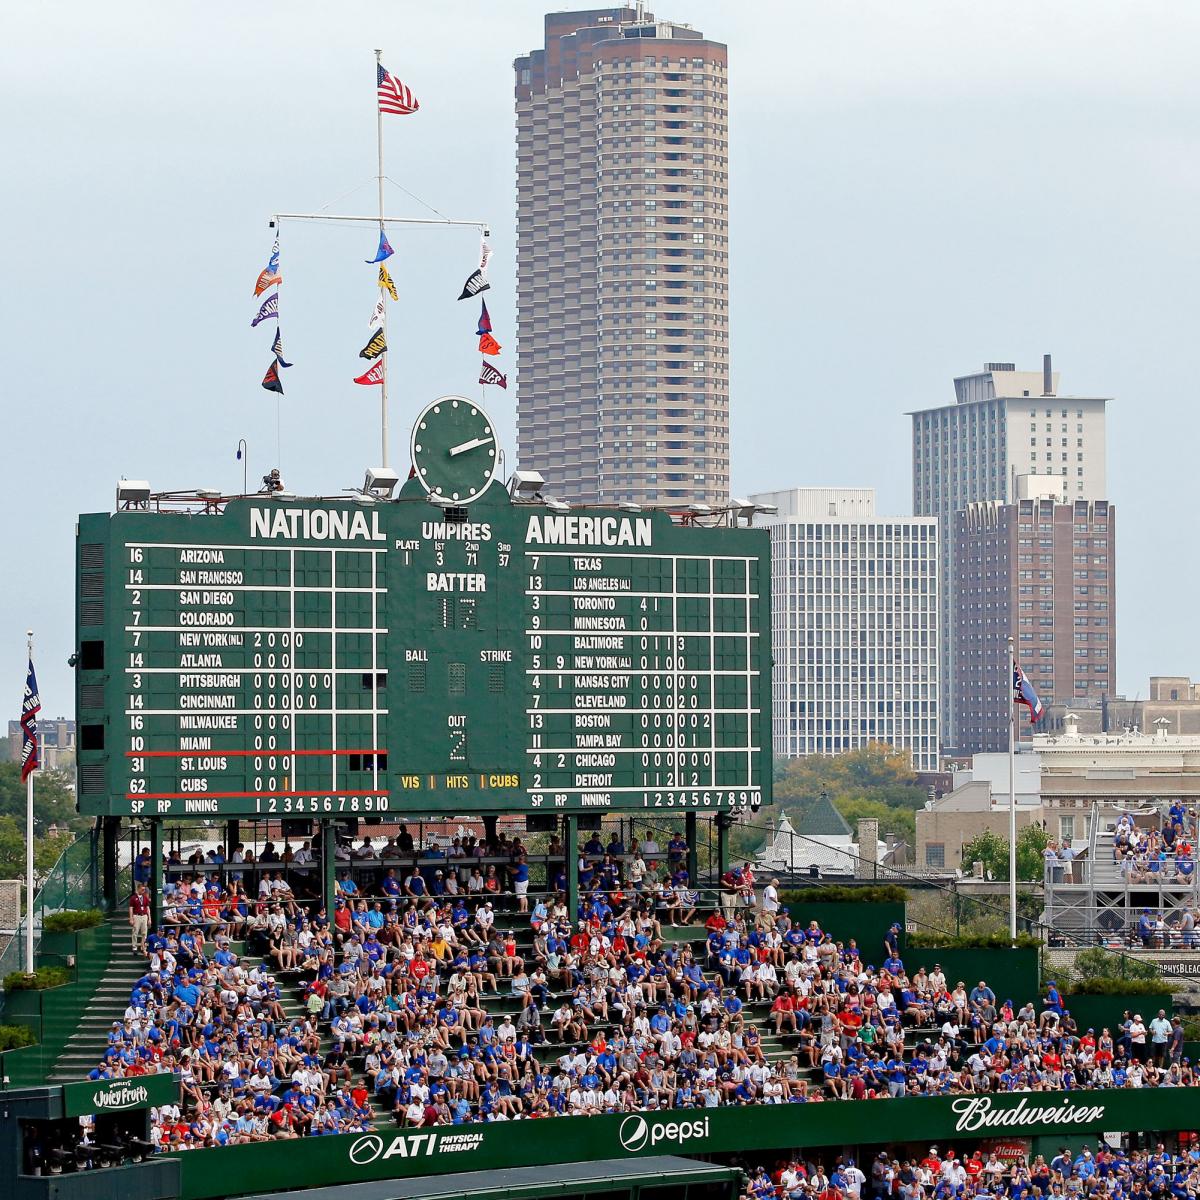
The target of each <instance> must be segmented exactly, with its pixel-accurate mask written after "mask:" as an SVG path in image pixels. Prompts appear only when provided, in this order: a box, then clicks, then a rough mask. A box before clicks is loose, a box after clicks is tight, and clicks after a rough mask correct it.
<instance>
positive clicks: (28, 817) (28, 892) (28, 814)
mask: <svg viewBox="0 0 1200 1200" xmlns="http://www.w3.org/2000/svg"><path fill="white" fill-rule="evenodd" d="M25 638H26V642H25V646H26V649H27V650H28V652H29V662H30V663H31V664H32V662H33V630H32V629H29V630H26V632H25ZM35 753H36V750H35ZM33 776H34V771H30V772H29V774H28V776H26V779H25V974H26V975H32V974H33Z"/></svg>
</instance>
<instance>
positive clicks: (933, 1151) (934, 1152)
mask: <svg viewBox="0 0 1200 1200" xmlns="http://www.w3.org/2000/svg"><path fill="white" fill-rule="evenodd" d="M921 1166H923V1167H924V1168H925V1170H927V1171H929V1172H931V1173H932V1174H933V1175H935V1176H940V1175H941V1171H942V1160H941V1159H940V1158H939V1157H938V1148H937V1147H936V1146H930V1147H929V1153H928V1154H927V1155H925V1157H924V1158H923V1159H921Z"/></svg>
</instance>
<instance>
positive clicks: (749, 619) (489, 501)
mask: <svg viewBox="0 0 1200 1200" xmlns="http://www.w3.org/2000/svg"><path fill="white" fill-rule="evenodd" d="M463 403H467V402H466V401H464V402H463ZM456 465H457V464H456ZM466 487H469V485H465V486H464V493H465V492H466ZM432 493H433V489H432V488H431V487H430V486H429V484H428V482H426V481H422V480H420V479H419V478H418V479H414V480H411V481H410V482H409V483H408V484H407V485H406V486H405V487H404V489H403V490H402V491H401V493H400V496H399V498H398V499H396V500H388V501H383V502H377V503H365V502H362V501H363V499H364V498H360V500H359V501H355V500H354V499H349V500H311V501H308V500H297V499H294V498H290V497H289V498H281V497H272V496H269V495H264V496H261V497H252V498H245V499H237V500H231V501H229V502H228V503H225V504H210V505H209V506H208V508H207V510H206V511H201V512H194V513H181V512H150V511H122V512H118V513H115V514H93V515H87V516H83V517H81V518H80V521H79V533H78V633H77V637H78V641H77V661H78V721H79V766H80V785H79V803H80V809H81V811H83V812H87V813H103V814H110V815H120V814H125V815H142V816H169V817H178V816H189V815H195V816H217V815H227V816H245V817H278V816H330V817H336V816H337V815H339V814H345V815H355V814H357V815H363V814H367V815H371V814H380V813H393V814H412V815H419V814H426V813H427V814H434V813H441V814H456V813H457V814H465V813H469V812H481V811H493V812H498V811H526V812H538V811H543V812H554V811H560V810H561V811H566V812H580V811H585V810H603V809H637V810H647V811H649V810H662V811H669V810H681V809H682V810H689V811H696V810H699V811H703V810H706V809H707V810H709V811H714V812H715V811H721V810H728V809H731V808H740V807H742V806H744V805H748V804H753V805H757V804H759V803H765V802H768V801H769V799H770V796H769V787H770V765H771V761H770V666H771V657H770V656H771V646H770V616H769V595H770V580H769V561H768V555H769V542H768V535H767V533H766V532H765V531H763V530H755V529H748V528H714V529H704V528H697V527H692V526H687V527H685V526H680V525H677V524H675V523H673V521H672V520H671V517H670V516H669V515H668V514H667V513H663V512H624V511H618V510H607V509H577V510H572V511H570V512H563V511H559V510H561V508H562V507H563V506H557V505H556V506H554V508H553V509H552V508H551V507H547V506H546V505H543V504H541V503H520V502H516V501H514V500H512V499H510V497H509V495H508V493H507V492H506V491H505V489H504V488H503V487H502V486H500V484H499V483H495V482H492V481H491V480H490V478H489V479H488V480H487V482H486V483H485V485H484V486H482V487H481V488H480V489H479V492H478V494H477V495H472V496H471V498H470V503H469V507H468V506H467V505H466V504H463V505H461V506H459V505H457V504H455V501H456V500H458V499H460V498H461V497H459V496H457V495H454V494H452V493H447V494H446V495H444V496H437V497H436V499H438V500H439V501H440V503H434V502H432V499H431V496H432Z"/></svg>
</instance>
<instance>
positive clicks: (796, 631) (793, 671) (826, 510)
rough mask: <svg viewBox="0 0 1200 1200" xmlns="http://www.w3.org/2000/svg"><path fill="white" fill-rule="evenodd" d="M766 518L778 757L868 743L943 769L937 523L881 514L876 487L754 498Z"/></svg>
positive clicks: (918, 766) (919, 765) (920, 765)
mask: <svg viewBox="0 0 1200 1200" xmlns="http://www.w3.org/2000/svg"><path fill="white" fill-rule="evenodd" d="M753 499H754V500H755V501H757V502H758V503H761V504H771V505H775V506H777V508H778V510H779V511H778V515H776V516H772V517H767V518H765V520H766V521H768V522H770V525H771V649H772V655H773V657H774V660H775V673H774V679H773V686H772V692H773V697H772V710H773V711H772V729H773V731H774V737H773V741H774V750H775V753H776V754H777V755H782V756H784V757H788V758H791V757H795V756H797V755H804V754H838V753H840V752H842V751H845V750H855V749H858V748H860V747H862V746H865V745H867V744H868V743H869V742H887V743H888V744H890V745H892V746H895V747H896V748H897V749H901V750H909V751H911V753H912V763H913V769H914V770H917V771H936V770H937V768H938V673H937V672H938V652H937V631H938V621H937V617H938V607H937V562H938V552H937V521H936V520H934V519H933V518H932V517H879V516H876V515H875V492H874V489H872V488H792V489H790V490H788V491H782V492H763V493H761V494H760V495H758V496H755V497H753Z"/></svg>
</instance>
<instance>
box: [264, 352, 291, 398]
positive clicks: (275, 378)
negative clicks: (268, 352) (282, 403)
mask: <svg viewBox="0 0 1200 1200" xmlns="http://www.w3.org/2000/svg"><path fill="white" fill-rule="evenodd" d="M285 365H286V364H285ZM262 385H263V387H265V388H266V389H267V391H268V392H278V393H279V394H280V395H281V396H282V395H283V384H282V383H280V381H279V360H278V359H274V360H272V362H271V365H270V366H269V367H268V368H267V373H266V374H265V375H264V376H263V379H262Z"/></svg>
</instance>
